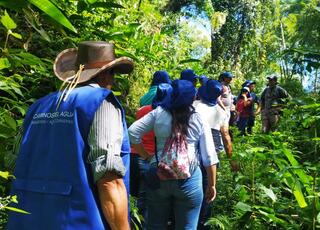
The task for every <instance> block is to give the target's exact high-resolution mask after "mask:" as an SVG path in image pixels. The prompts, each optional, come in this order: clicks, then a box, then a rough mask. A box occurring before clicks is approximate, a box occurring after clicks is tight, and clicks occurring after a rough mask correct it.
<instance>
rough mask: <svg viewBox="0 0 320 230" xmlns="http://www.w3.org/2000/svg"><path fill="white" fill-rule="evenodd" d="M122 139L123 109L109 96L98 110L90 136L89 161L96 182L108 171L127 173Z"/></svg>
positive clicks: (119, 173)
mask: <svg viewBox="0 0 320 230" xmlns="http://www.w3.org/2000/svg"><path fill="white" fill-rule="evenodd" d="M122 139H123V127H122V117H121V111H120V109H119V108H117V107H116V106H115V105H114V104H113V103H112V102H111V101H110V100H109V99H108V98H107V99H106V100H104V101H103V102H102V104H101V105H100V107H99V108H98V110H97V111H96V113H95V116H94V119H93V122H92V125H91V127H90V131H89V136H88V144H89V147H90V151H89V154H88V157H87V161H88V163H89V164H90V166H91V170H92V174H93V177H94V181H95V182H97V181H98V180H99V179H100V178H101V177H102V176H103V175H104V174H105V173H106V172H114V173H116V174H117V175H119V176H124V175H125V172H126V168H125V166H124V164H123V162H122V159H121V155H120V154H121V145H122Z"/></svg>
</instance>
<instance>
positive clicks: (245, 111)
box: [236, 98, 251, 117]
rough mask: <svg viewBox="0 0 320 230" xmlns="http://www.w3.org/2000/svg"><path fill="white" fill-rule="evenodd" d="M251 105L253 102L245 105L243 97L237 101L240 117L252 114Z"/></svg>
mask: <svg viewBox="0 0 320 230" xmlns="http://www.w3.org/2000/svg"><path fill="white" fill-rule="evenodd" d="M250 105H251V103H248V104H247V105H246V106H245V103H244V99H243V98H240V99H239V100H238V101H237V105H236V110H237V111H238V113H239V117H249V116H250V112H251V109H250Z"/></svg>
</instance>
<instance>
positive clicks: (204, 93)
mask: <svg viewBox="0 0 320 230" xmlns="http://www.w3.org/2000/svg"><path fill="white" fill-rule="evenodd" d="M222 91H223V87H222V85H221V83H220V82H219V81H217V80H208V81H207V82H205V83H204V84H203V85H202V86H201V87H200V88H199V90H198V95H199V97H200V99H201V101H203V102H204V103H206V104H209V105H216V104H217V99H218V97H219V96H220V95H221V94H222Z"/></svg>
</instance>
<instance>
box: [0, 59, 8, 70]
mask: <svg viewBox="0 0 320 230" xmlns="http://www.w3.org/2000/svg"><path fill="white" fill-rule="evenodd" d="M10 66H11V64H10V62H9V60H8V59H7V58H0V69H5V68H9V67H10Z"/></svg>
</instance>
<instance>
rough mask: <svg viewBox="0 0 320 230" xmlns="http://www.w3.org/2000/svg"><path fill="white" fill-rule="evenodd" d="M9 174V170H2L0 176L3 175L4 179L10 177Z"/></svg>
mask: <svg viewBox="0 0 320 230" xmlns="http://www.w3.org/2000/svg"><path fill="white" fill-rule="evenodd" d="M9 176H10V174H9V172H7V171H6V172H3V171H0V177H3V178H4V179H8V178H9Z"/></svg>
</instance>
